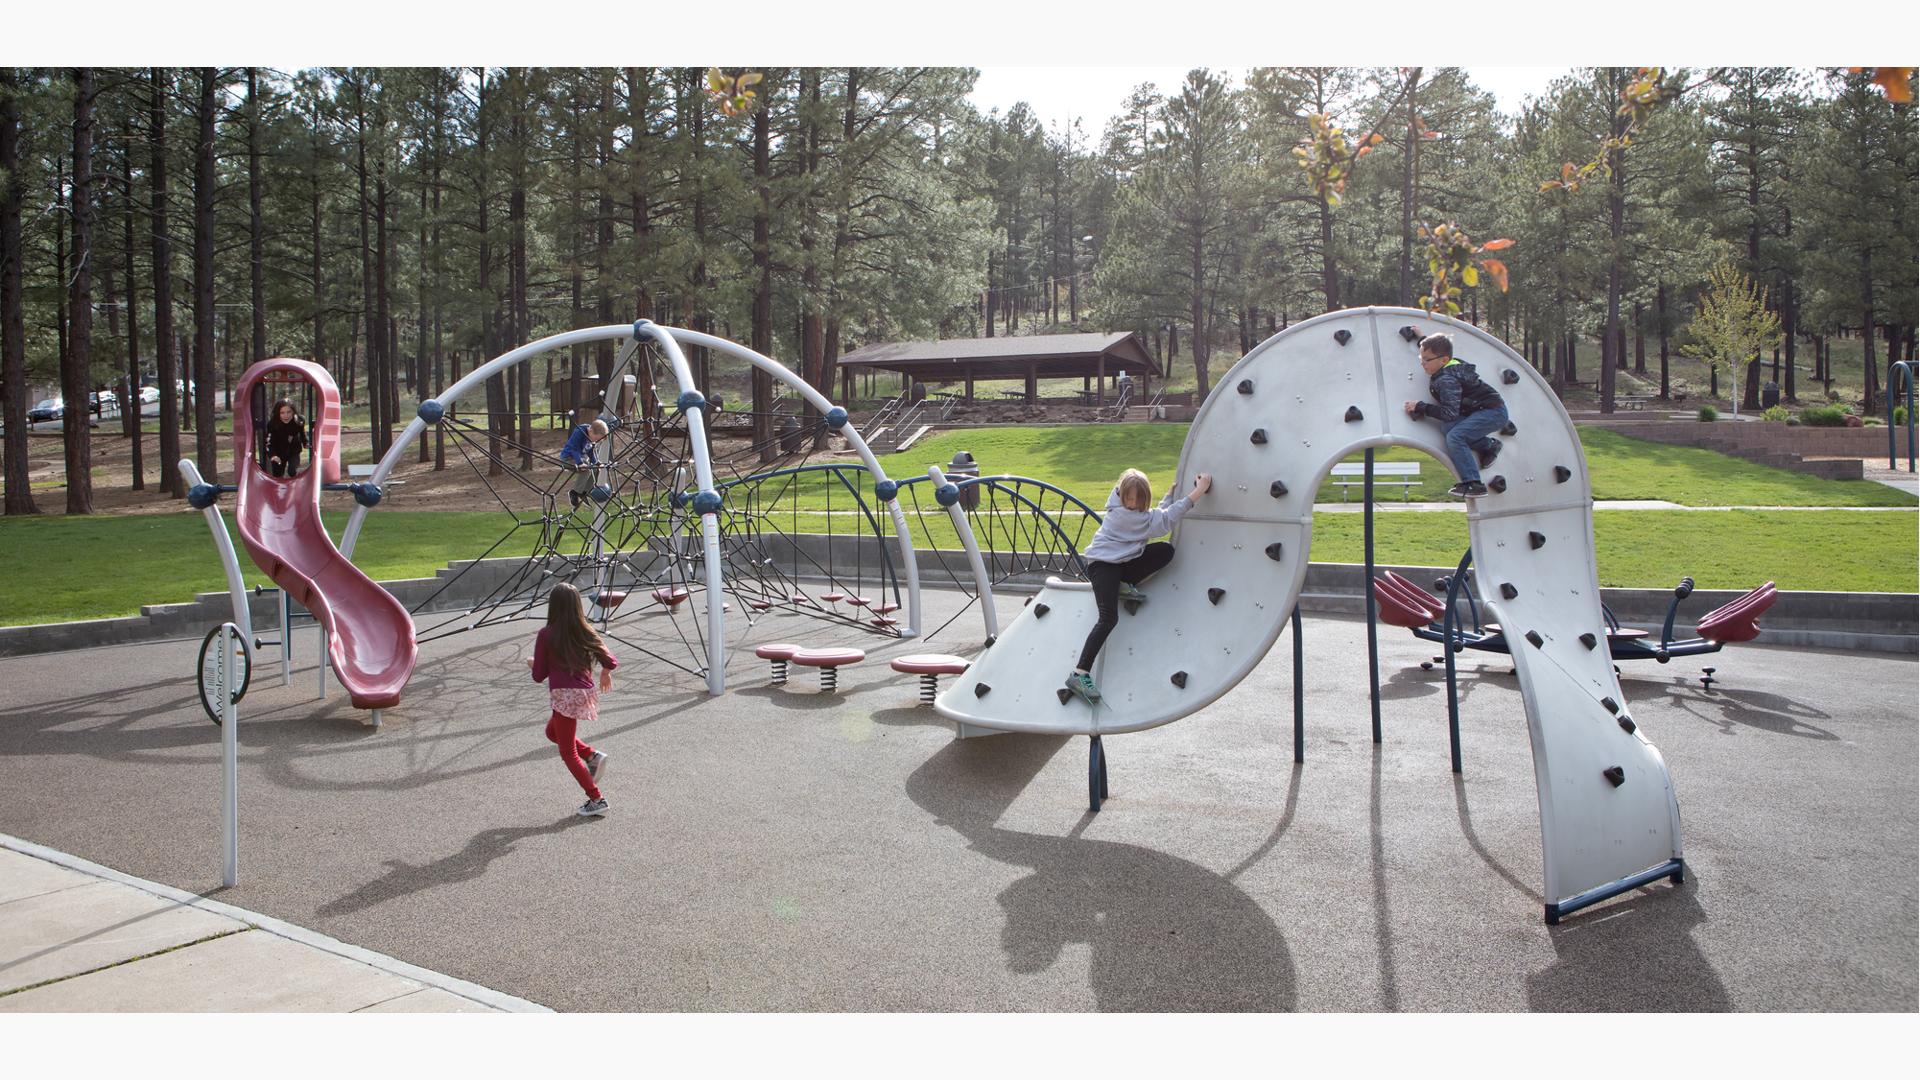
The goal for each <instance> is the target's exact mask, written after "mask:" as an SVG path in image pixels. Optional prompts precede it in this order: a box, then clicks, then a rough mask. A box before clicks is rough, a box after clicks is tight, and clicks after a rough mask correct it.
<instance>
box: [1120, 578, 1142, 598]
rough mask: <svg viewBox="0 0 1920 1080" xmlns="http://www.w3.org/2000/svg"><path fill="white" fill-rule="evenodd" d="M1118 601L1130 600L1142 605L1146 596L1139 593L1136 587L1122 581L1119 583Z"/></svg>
mask: <svg viewBox="0 0 1920 1080" xmlns="http://www.w3.org/2000/svg"><path fill="white" fill-rule="evenodd" d="M1120 599H1122V600H1130V601H1132V602H1133V603H1136V604H1144V603H1146V602H1147V594H1146V593H1143V592H1141V591H1140V590H1139V588H1137V587H1136V586H1133V585H1130V584H1128V583H1127V582H1124V581H1123V582H1121V583H1120Z"/></svg>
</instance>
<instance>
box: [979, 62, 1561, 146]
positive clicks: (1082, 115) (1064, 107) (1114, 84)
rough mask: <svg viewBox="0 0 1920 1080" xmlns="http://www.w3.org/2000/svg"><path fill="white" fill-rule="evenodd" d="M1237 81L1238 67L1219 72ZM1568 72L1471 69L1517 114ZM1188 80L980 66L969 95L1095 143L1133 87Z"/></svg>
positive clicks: (1129, 72) (1099, 70) (983, 107)
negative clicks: (1022, 108)
mask: <svg viewBox="0 0 1920 1080" xmlns="http://www.w3.org/2000/svg"><path fill="white" fill-rule="evenodd" d="M1222 70H1225V71H1227V72H1229V73H1230V74H1232V75H1233V76H1234V77H1235V79H1236V80H1237V79H1238V78H1239V76H1240V75H1241V74H1242V71H1241V70H1240V69H1235V68H1222ZM1568 70H1570V69H1569V68H1567V67H1470V68H1468V69H1467V73H1468V76H1469V77H1470V78H1471V79H1472V80H1473V82H1474V84H1475V85H1477V86H1479V87H1480V88H1481V89H1483V90H1486V91H1488V92H1490V93H1492V94H1493V96H1494V98H1495V100H1497V101H1498V102H1499V108H1500V110H1501V111H1502V112H1506V113H1516V112H1518V111H1519V110H1520V103H1521V101H1522V100H1523V99H1525V98H1526V97H1527V96H1529V95H1537V94H1540V93H1542V92H1543V91H1545V90H1546V88H1547V84H1548V83H1550V82H1552V81H1553V80H1554V79H1555V78H1556V77H1558V76H1560V75H1564V74H1566V73H1567V71H1568ZM1186 77H1187V69H1186V68H1183V67H985V66H983V67H981V68H980V79H979V81H978V82H976V83H975V84H974V87H973V93H972V94H971V95H970V98H971V100H972V101H973V103H974V105H975V106H976V107H977V108H979V109H980V111H981V112H986V111H988V110H990V109H999V110H1000V112H1001V113H1002V114H1005V113H1006V111H1007V110H1008V109H1011V108H1012V107H1013V106H1014V104H1015V103H1016V102H1020V101H1025V102H1026V103H1027V104H1028V105H1029V106H1031V107H1032V108H1033V110H1034V113H1035V115H1037V116H1038V117H1039V118H1040V122H1041V124H1042V125H1043V126H1044V127H1046V128H1047V129H1049V130H1052V129H1054V128H1058V127H1064V126H1065V123H1066V121H1067V120H1068V119H1069V118H1075V117H1077V118H1078V119H1079V120H1080V127H1081V130H1082V131H1084V132H1085V133H1086V135H1087V138H1088V139H1090V140H1091V139H1097V138H1099V137H1100V132H1101V130H1102V129H1103V128H1105V127H1106V123H1107V120H1108V119H1109V118H1111V117H1112V116H1113V115H1114V114H1115V113H1118V112H1119V111H1120V106H1121V104H1122V103H1124V102H1125V101H1126V99H1127V95H1128V94H1129V93H1130V92H1132V90H1133V88H1134V87H1136V86H1138V85H1140V84H1141V83H1143V82H1150V83H1153V84H1154V85H1155V86H1157V87H1159V88H1160V91H1161V93H1163V94H1164V93H1168V92H1170V91H1172V90H1173V89H1174V88H1175V87H1178V86H1179V85H1180V83H1181V82H1182V81H1184V80H1185V79H1186Z"/></svg>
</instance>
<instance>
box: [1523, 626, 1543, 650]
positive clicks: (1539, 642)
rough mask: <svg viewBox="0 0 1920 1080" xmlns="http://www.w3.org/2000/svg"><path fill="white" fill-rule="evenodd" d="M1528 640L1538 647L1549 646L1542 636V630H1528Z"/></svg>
mask: <svg viewBox="0 0 1920 1080" xmlns="http://www.w3.org/2000/svg"><path fill="white" fill-rule="evenodd" d="M1527 642H1528V643H1529V644H1531V645H1532V646H1533V647H1534V648H1536V649H1544V648H1546V647H1547V643H1546V641H1545V640H1544V639H1543V638H1541V636H1540V631H1538V630H1529V631H1527Z"/></svg>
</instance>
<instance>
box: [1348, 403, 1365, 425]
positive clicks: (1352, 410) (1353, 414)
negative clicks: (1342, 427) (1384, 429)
mask: <svg viewBox="0 0 1920 1080" xmlns="http://www.w3.org/2000/svg"><path fill="white" fill-rule="evenodd" d="M1362 419H1364V418H1363V417H1362V416H1361V415H1360V406H1358V405H1349V406H1347V423H1349V424H1357V423H1359V422H1360V421H1361V420H1362Z"/></svg>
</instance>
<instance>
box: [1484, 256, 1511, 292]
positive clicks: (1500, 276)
mask: <svg viewBox="0 0 1920 1080" xmlns="http://www.w3.org/2000/svg"><path fill="white" fill-rule="evenodd" d="M1480 265H1481V267H1482V268H1484V269H1485V270H1486V272H1487V276H1488V277H1490V278H1492V279H1493V283H1494V284H1495V285H1497V286H1499V288H1500V291H1501V292H1506V291H1507V264H1506V263H1503V262H1501V261H1500V260H1499V259H1483V260H1481V262H1480Z"/></svg>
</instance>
